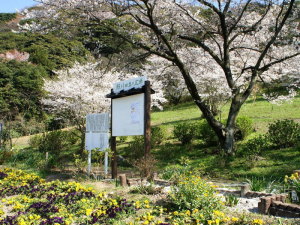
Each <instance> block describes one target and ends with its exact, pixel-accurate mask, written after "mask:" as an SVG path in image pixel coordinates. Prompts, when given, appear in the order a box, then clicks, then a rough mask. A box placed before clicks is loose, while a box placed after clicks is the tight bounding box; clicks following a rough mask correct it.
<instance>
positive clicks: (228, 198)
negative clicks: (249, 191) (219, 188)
mask: <svg viewBox="0 0 300 225" xmlns="http://www.w3.org/2000/svg"><path fill="white" fill-rule="evenodd" d="M238 203H239V199H238V198H237V197H236V196H235V195H233V194H229V195H225V205H227V206H229V207H233V206H236V205H237V204H238Z"/></svg>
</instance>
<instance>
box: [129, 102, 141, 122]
mask: <svg viewBox="0 0 300 225" xmlns="http://www.w3.org/2000/svg"><path fill="white" fill-rule="evenodd" d="M140 105H141V103H140V102H134V103H131V106H130V109H131V111H130V117H131V124H137V123H141V122H142V121H141V118H140V114H141V106H140Z"/></svg>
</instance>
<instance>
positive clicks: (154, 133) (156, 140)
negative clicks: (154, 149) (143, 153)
mask: <svg viewBox="0 0 300 225" xmlns="http://www.w3.org/2000/svg"><path fill="white" fill-rule="evenodd" d="M167 137H168V134H167V130H166V128H165V127H163V126H155V127H151V145H152V146H155V145H157V144H161V143H162V142H163V141H165V140H166V139H167Z"/></svg>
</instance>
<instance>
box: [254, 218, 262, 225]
mask: <svg viewBox="0 0 300 225" xmlns="http://www.w3.org/2000/svg"><path fill="white" fill-rule="evenodd" d="M252 224H253V225H262V224H264V221H263V220H262V219H254V220H253V221H252Z"/></svg>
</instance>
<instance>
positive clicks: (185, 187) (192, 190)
mask: <svg viewBox="0 0 300 225" xmlns="http://www.w3.org/2000/svg"><path fill="white" fill-rule="evenodd" d="M171 190H172V191H171V193H170V195H169V198H170V201H171V202H172V203H173V204H174V205H175V207H176V208H177V209H179V210H184V209H188V210H193V209H199V210H201V213H203V214H204V215H205V216H206V215H211V214H212V213H213V211H214V210H219V209H221V208H222V204H221V202H220V198H219V197H218V196H216V193H215V188H214V187H213V186H212V185H211V184H209V183H207V182H206V181H205V180H203V179H201V178H200V177H196V176H191V175H190V176H181V177H180V179H179V182H178V183H177V184H176V185H174V186H172V187H171Z"/></svg>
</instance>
